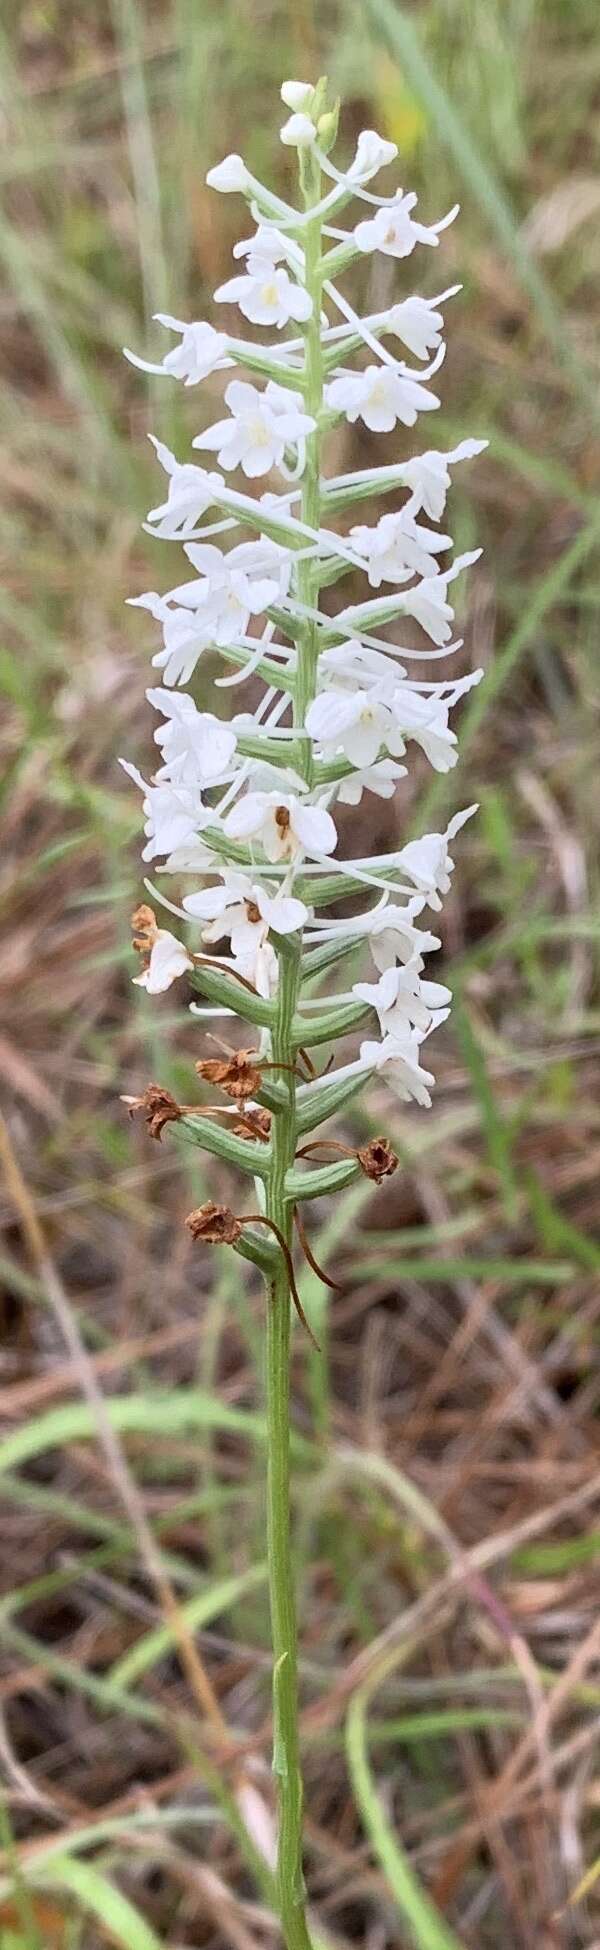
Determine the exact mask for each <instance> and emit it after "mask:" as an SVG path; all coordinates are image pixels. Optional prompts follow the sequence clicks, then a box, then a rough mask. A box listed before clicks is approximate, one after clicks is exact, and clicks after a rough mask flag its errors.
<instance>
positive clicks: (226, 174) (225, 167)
mask: <svg viewBox="0 0 600 1950" xmlns="http://www.w3.org/2000/svg"><path fill="white" fill-rule="evenodd" d="M206 181H207V183H208V186H209V189H211V190H223V191H224V192H225V193H227V192H228V191H230V190H242V191H243V190H247V189H249V187H250V178H249V175H248V170H247V169H246V164H245V162H243V160H242V157H241V156H237V155H235V154H234V155H231V156H224V157H223V161H222V162H220V163H216V164H215V167H214V169H209V171H208V174H207V177H206Z"/></svg>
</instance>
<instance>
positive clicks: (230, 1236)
mask: <svg viewBox="0 0 600 1950" xmlns="http://www.w3.org/2000/svg"><path fill="white" fill-rule="evenodd" d="M185 1223H186V1226H187V1228H188V1231H189V1232H191V1235H192V1239H199V1240H202V1242H203V1243H204V1244H205V1245H207V1246H236V1245H237V1242H238V1239H239V1236H240V1233H241V1230H242V1227H241V1222H240V1220H239V1219H236V1216H235V1212H230V1210H229V1206H228V1205H215V1203H214V1200H213V1199H212V1198H209V1199H208V1200H207V1203H206V1205H198V1206H197V1208H196V1211H195V1212H188V1215H187V1219H186V1221H185Z"/></svg>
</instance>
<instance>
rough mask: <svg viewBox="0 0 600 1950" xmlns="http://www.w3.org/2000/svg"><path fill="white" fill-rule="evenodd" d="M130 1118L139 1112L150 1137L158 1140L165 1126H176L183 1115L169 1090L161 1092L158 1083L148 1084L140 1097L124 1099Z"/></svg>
mask: <svg viewBox="0 0 600 1950" xmlns="http://www.w3.org/2000/svg"><path fill="white" fill-rule="evenodd" d="M122 1101H123V1103H124V1104H126V1105H127V1109H128V1111H129V1115H130V1117H135V1114H136V1111H138V1110H139V1111H141V1112H142V1114H143V1116H144V1117H145V1119H146V1123H147V1125H148V1130H149V1132H150V1136H151V1137H153V1138H158V1140H159V1142H160V1138H161V1135H162V1132H163V1130H164V1127H165V1124H176V1123H177V1122H178V1120H179V1118H180V1117H182V1115H183V1110H182V1106H181V1104H178V1103H176V1101H175V1098H174V1097H172V1096H171V1092H170V1090H163V1087H162V1084H160V1083H149V1084H148V1085H147V1087H146V1089H145V1090H144V1091H143V1092H142V1096H141V1097H124V1098H123V1100H122Z"/></svg>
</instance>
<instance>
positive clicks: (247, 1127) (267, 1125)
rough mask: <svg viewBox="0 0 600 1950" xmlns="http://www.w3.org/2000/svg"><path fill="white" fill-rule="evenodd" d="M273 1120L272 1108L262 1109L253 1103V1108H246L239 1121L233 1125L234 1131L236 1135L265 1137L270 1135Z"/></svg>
mask: <svg viewBox="0 0 600 1950" xmlns="http://www.w3.org/2000/svg"><path fill="white" fill-rule="evenodd" d="M272 1121H273V1120H272V1117H271V1112H270V1110H261V1108H260V1106H259V1105H253V1106H252V1109H251V1110H249V1109H248V1110H245V1111H244V1113H243V1116H242V1117H240V1120H239V1122H238V1123H237V1124H234V1125H233V1131H234V1133H235V1136H236V1137H255V1138H262V1139H265V1138H268V1137H269V1135H270V1130H271V1124H272Z"/></svg>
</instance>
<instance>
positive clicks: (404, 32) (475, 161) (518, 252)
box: [367, 0, 594, 409]
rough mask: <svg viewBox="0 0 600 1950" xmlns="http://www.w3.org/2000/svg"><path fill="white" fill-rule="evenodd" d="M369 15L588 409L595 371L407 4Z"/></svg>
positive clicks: (371, 5) (375, 2) (385, 0)
mask: <svg viewBox="0 0 600 1950" xmlns="http://www.w3.org/2000/svg"><path fill="white" fill-rule="evenodd" d="M367 13H368V15H369V16H370V19H371V22H372V24H373V26H374V27H375V28H377V29H379V31H380V33H381V35H382V38H383V40H384V41H385V42H386V43H387V46H388V48H389V50H390V53H391V54H392V55H395V57H396V59H397V60H398V61H399V62H400V63H401V66H402V69H403V72H404V74H405V75H406V78H407V80H408V82H409V84H410V87H411V89H412V90H413V91H414V94H415V95H416V97H417V99H418V100H419V101H420V102H421V103H422V104H423V107H424V108H425V109H426V111H427V114H428V116H429V118H430V121H431V124H432V126H433V128H435V130H436V131H437V133H438V135H439V136H440V137H441V139H442V142H443V143H444V146H445V147H446V148H447V149H448V150H449V152H450V154H451V155H452V156H453V157H454V161H455V163H456V165H457V168H458V169H459V170H460V173H461V175H462V177H463V179H464V181H465V183H466V184H467V185H468V189H469V194H470V196H471V197H472V198H474V199H475V201H476V202H477V203H478V204H479V207H480V209H481V210H483V213H484V216H485V217H486V218H487V221H488V223H489V224H490V226H491V228H492V230H494V231H495V233H496V236H497V238H498V241H499V243H500V244H501V245H502V247H503V249H504V250H505V251H506V253H507V256H508V257H510V259H511V262H512V263H513V265H514V268H515V270H516V272H517V276H518V278H519V279H520V282H521V284H522V285H523V288H524V290H525V291H526V292H527V294H528V296H529V298H531V300H532V302H533V304H534V305H535V308H536V311H537V313H538V317H539V320H540V324H541V325H542V327H543V330H544V332H545V335H546V338H547V339H548V342H549V344H550V345H551V346H552V350H553V352H554V353H555V356H556V358H557V360H558V361H559V363H560V365H561V366H562V367H563V368H564V369H566V370H567V371H568V374H569V378H570V381H571V384H572V386H573V389H574V391H575V392H576V393H577V394H578V396H579V398H580V399H583V400H584V402H585V403H586V405H587V407H588V409H589V407H590V404H591V402H592V401H593V395H594V385H593V381H592V378H591V375H590V376H588V375H587V374H586V372H585V369H584V367H583V365H582V363H581V361H580V359H579V358H578V357H576V355H575V352H574V350H573V348H572V346H571V343H570V339H569V334H568V329H567V326H566V325H565V321H564V318H563V316H562V313H561V311H560V309H559V307H558V305H557V304H556V303H555V300H554V297H553V295H552V292H551V291H550V289H549V287H548V285H547V284H546V280H545V278H544V277H543V276H542V273H541V272H540V270H539V269H538V266H537V264H536V262H535V259H534V258H533V257H532V256H531V254H530V252H529V251H528V249H527V246H526V244H525V243H524V241H523V237H522V234H521V231H520V228H519V225H518V221H517V218H516V216H515V215H514V213H513V211H512V209H511V206H510V203H509V201H508V198H507V197H506V196H505V194H504V191H503V190H502V189H501V188H500V185H499V184H498V183H497V182H496V178H495V176H494V175H493V173H492V170H491V169H490V167H489V164H488V163H487V162H486V161H485V160H484V158H483V156H482V155H481V154H480V152H479V150H478V149H477V147H476V144H475V142H474V141H473V138H472V136H471V135H470V133H469V130H468V128H467V127H466V124H465V121H464V117H463V116H462V115H461V114H460V113H459V110H458V109H457V108H455V107H454V104H453V102H452V101H451V100H450V97H449V95H448V94H447V92H446V90H445V88H443V87H442V85H441V82H439V81H438V80H437V77H436V75H435V74H434V72H433V69H432V67H431V65H430V62H429V61H428V59H427V55H426V53H425V49H424V47H423V44H422V40H421V37H420V34H419V32H418V30H417V28H416V27H415V26H414V24H413V21H412V19H410V18H409V17H408V16H407V14H406V12H405V10H404V8H400V7H397V6H396V5H394V0H367Z"/></svg>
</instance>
